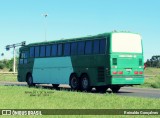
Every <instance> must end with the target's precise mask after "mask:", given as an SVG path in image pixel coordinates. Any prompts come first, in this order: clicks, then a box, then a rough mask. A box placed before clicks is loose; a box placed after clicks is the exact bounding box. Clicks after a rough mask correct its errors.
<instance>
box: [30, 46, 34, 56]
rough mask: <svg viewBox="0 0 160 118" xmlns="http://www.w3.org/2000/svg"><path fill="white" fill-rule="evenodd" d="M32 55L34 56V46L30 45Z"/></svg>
mask: <svg viewBox="0 0 160 118" xmlns="http://www.w3.org/2000/svg"><path fill="white" fill-rule="evenodd" d="M30 57H31V58H32V57H34V47H30Z"/></svg>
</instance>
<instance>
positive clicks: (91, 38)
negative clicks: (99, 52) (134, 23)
mask: <svg viewBox="0 0 160 118" xmlns="http://www.w3.org/2000/svg"><path fill="white" fill-rule="evenodd" d="M112 33H132V32H117V31H113V32H108V33H102V34H98V35H93V36H91V35H89V36H85V37H78V38H70V39H60V40H54V41H43V42H36V43H30V44H28V45H26V46H24V47H30V46H36V45H47V44H54V43H65V42H73V41H81V40H87V39H90V40H94V39H98V38H104V37H107V36H109V35H111V34H112ZM132 34H137V33H132ZM21 48H23V47H21Z"/></svg>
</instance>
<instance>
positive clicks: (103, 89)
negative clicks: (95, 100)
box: [96, 86, 108, 93]
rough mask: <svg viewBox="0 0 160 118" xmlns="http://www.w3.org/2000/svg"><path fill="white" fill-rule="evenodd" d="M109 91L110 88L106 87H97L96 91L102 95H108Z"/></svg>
mask: <svg viewBox="0 0 160 118" xmlns="http://www.w3.org/2000/svg"><path fill="white" fill-rule="evenodd" d="M107 89H108V87H106V86H97V87H96V91H97V92H101V93H106V90H107Z"/></svg>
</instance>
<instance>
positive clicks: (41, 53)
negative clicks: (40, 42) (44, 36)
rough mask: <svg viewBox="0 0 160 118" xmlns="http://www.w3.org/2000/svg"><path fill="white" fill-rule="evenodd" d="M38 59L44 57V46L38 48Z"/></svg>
mask: <svg viewBox="0 0 160 118" xmlns="http://www.w3.org/2000/svg"><path fill="white" fill-rule="evenodd" d="M40 57H45V46H41V47H40Z"/></svg>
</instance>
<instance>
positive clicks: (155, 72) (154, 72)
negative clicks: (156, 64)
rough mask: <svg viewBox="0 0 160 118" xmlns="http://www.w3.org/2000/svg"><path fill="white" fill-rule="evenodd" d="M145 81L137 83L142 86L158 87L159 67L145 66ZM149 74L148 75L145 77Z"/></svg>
mask: <svg viewBox="0 0 160 118" xmlns="http://www.w3.org/2000/svg"><path fill="white" fill-rule="evenodd" d="M144 75H145V76H146V78H145V83H144V84H142V85H139V86H138V87H142V88H160V68H149V67H148V68H146V69H145V70H144ZM147 76H149V77H147Z"/></svg>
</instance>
